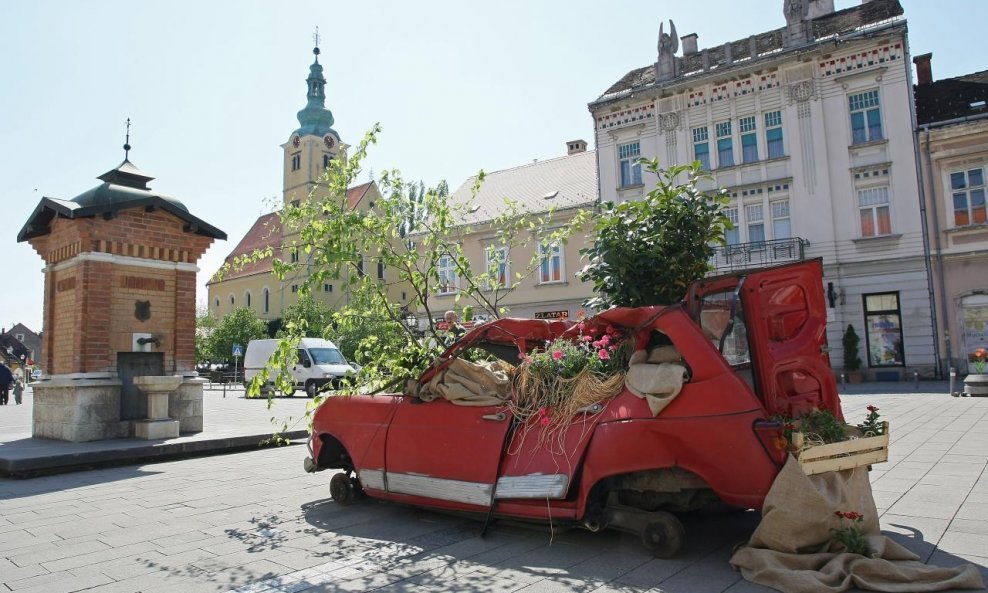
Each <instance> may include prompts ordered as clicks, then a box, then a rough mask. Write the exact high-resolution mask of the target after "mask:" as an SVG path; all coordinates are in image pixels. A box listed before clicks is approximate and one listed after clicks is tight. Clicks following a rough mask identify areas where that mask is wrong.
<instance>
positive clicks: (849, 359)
mask: <svg viewBox="0 0 988 593" xmlns="http://www.w3.org/2000/svg"><path fill="white" fill-rule="evenodd" d="M842 343H843V345H844V370H845V371H850V372H854V371H858V370H861V357H860V356H859V355H858V344H860V343H861V338H859V337H858V334H857V332H855V331H854V326H853V325H851V324H848V326H847V329H846V330H844V338H843V339H842Z"/></svg>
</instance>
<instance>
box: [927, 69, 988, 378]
mask: <svg viewBox="0 0 988 593" xmlns="http://www.w3.org/2000/svg"><path fill="white" fill-rule="evenodd" d="M914 61H915V62H916V71H917V85H916V88H915V95H916V119H917V130H916V133H917V138H918V144H919V146H920V155H921V158H920V163H921V165H920V166H921V171H922V180H921V187H922V191H923V204H924V213H925V216H926V224H927V228H928V229H929V238H930V245H929V250H930V260H931V266H930V270H931V273H932V276H933V286H934V290H935V301H936V304H937V307H936V312H937V337H938V340H939V342H940V352H941V361H942V363H943V365H944V366H945V367H952V368H956V369H957V370H958V371H959V372H960V373H961V374H966V373H969V372H974V367H973V365H972V364H970V361H971V360H972V357H973V354H974V352H975V351H976V350H977V349H978V348H986V349H988V212H986V204H985V197H986V185H985V174H986V173H988V105H986V101H988V71H983V72H977V73H974V74H969V75H965V76H959V77H956V78H947V79H943V80H937V81H934V80H933V75H932V67H931V63H930V61H931V55H930V54H926V55H922V56H917V57H916V58H914Z"/></svg>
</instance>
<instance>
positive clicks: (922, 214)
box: [902, 34, 946, 379]
mask: <svg viewBox="0 0 988 593" xmlns="http://www.w3.org/2000/svg"><path fill="white" fill-rule="evenodd" d="M902 37H903V42H904V43H903V45H905V47H906V58H907V59H906V60H905V62H906V64H908V63H910V60H909V59H908V56H909V42H908V41H907V40H906V36H905V34H903V36H902ZM912 79H913V73H912V68H906V84H907V85H908V86H907V88H908V89H909V90H910V92H913V96H911V97H909V117H910V120H911V121H912V125H913V130H914V132H913V156H914V161H915V166H916V187H917V189H918V190H919V191H918V194H919V221H920V231H921V233H922V237H923V261H924V263H925V264H926V290H927V293H928V295H929V299H930V321H931V322H932V323H931V325H932V328H931V330H932V335H933V360H934V365H933V368H934V376H935V377H936V378H937V379H942V378H943V376H944V375H943V372H942V369H941V366H940V335H939V333H940V332H938V331H937V305H936V294H935V293H934V291H933V270H932V269H931V265H930V263H931V262H930V229H929V225H928V223H927V221H926V192H925V191H924V184H923V168H922V161H921V159H920V154H919V128H918V126H917V121H916V95H915V91H913V88H914V87H913V80H912ZM928 148H929V145H927V149H928ZM931 174H932V172H931ZM931 193H932V192H931ZM936 210H937V209H936V207H934V208H933V212H934V216H936ZM938 226H939V225H938V224H934V230H936V227H938ZM936 236H937V238H938V239H939V236H940V234H939V231H937V232H936ZM937 251H938V252H939V247H938V248H937ZM942 273H943V272H942V270H941V274H942ZM944 322H945V323H946V320H944ZM944 327H946V325H945V326H944Z"/></svg>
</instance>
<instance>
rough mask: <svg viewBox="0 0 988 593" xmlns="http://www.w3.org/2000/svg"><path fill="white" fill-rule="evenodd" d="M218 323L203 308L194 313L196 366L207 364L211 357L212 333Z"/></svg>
mask: <svg viewBox="0 0 988 593" xmlns="http://www.w3.org/2000/svg"><path fill="white" fill-rule="evenodd" d="M218 323H219V321H218V320H217V319H216V318H215V317H213V315H212V314H211V313H210V312H209V311H208V310H207V309H206V308H205V307H203V308H200V309H199V310H198V311H196V364H203V363H208V362H209V361H210V359H211V358H212V356H213V344H212V341H213V332H214V331H215V329H216V325H217V324H218Z"/></svg>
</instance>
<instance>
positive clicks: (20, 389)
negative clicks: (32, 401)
mask: <svg viewBox="0 0 988 593" xmlns="http://www.w3.org/2000/svg"><path fill="white" fill-rule="evenodd" d="M23 399H24V383H23V382H22V381H21V380H20V379H17V380H16V381H14V403H15V404H17V405H18V406H19V405H21V401H22V400H23Z"/></svg>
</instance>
